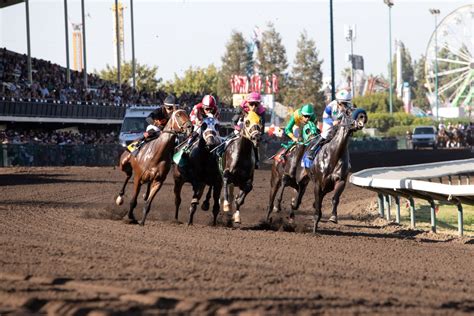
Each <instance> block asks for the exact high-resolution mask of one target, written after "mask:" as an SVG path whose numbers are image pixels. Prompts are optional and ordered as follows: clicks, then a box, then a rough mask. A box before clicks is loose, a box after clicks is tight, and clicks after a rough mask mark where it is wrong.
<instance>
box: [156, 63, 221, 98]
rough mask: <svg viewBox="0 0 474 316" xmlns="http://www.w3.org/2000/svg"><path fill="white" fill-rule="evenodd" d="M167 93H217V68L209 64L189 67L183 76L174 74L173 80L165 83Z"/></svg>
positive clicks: (178, 95) (177, 94)
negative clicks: (205, 66) (201, 66)
mask: <svg viewBox="0 0 474 316" xmlns="http://www.w3.org/2000/svg"><path fill="white" fill-rule="evenodd" d="M163 88H164V90H165V91H166V92H167V93H173V94H175V95H176V96H177V97H180V96H181V95H182V94H184V93H190V94H197V95H205V94H215V93H216V91H217V68H216V67H215V66H214V65H212V64H211V65H209V66H208V67H207V68H200V67H196V68H193V67H189V68H188V69H187V70H186V71H185V72H184V75H183V77H181V78H180V77H178V75H176V74H175V75H174V80H173V81H168V82H166V83H165V85H164V87H163Z"/></svg>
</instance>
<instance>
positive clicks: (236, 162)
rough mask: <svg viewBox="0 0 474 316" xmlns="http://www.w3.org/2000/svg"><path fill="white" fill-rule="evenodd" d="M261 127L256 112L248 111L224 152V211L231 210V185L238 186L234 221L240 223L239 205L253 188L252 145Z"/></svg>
mask: <svg viewBox="0 0 474 316" xmlns="http://www.w3.org/2000/svg"><path fill="white" fill-rule="evenodd" d="M262 128H263V126H261V123H260V117H259V116H258V114H256V113H255V112H253V111H250V112H249V113H248V114H247V115H246V116H245V117H244V124H243V127H242V128H241V130H240V135H239V137H238V138H236V139H234V140H232V141H231V142H230V144H229V145H228V146H227V148H226V149H225V152H224V156H223V170H224V171H223V175H222V176H223V180H224V207H223V209H224V212H229V211H232V200H233V197H234V195H233V187H232V188H231V185H236V186H238V187H239V188H240V193H239V195H238V197H237V199H236V200H235V208H236V211H235V213H234V215H233V220H234V223H240V206H241V205H242V204H243V203H244V200H245V197H246V196H247V194H248V193H249V192H250V191H252V188H253V175H254V167H255V156H254V147H257V146H258V143H259V142H260V134H261V129H262ZM227 214H229V213H227Z"/></svg>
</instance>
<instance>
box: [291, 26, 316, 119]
mask: <svg viewBox="0 0 474 316" xmlns="http://www.w3.org/2000/svg"><path fill="white" fill-rule="evenodd" d="M297 48H298V50H297V52H296V57H295V61H294V66H293V69H292V72H291V75H290V76H289V82H288V88H287V91H286V94H285V103H286V104H288V105H294V106H300V105H302V104H305V103H312V104H313V105H314V106H315V111H316V113H322V111H323V109H324V95H323V92H322V91H321V87H322V81H323V73H322V71H321V64H322V63H323V62H322V60H319V53H318V50H317V49H316V44H315V42H314V40H312V39H309V38H308V34H307V33H306V31H304V32H302V33H301V35H300V38H299V39H298V42H297Z"/></svg>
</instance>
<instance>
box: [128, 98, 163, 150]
mask: <svg viewBox="0 0 474 316" xmlns="http://www.w3.org/2000/svg"><path fill="white" fill-rule="evenodd" d="M156 108H157V106H131V107H128V108H127V109H126V111H125V117H124V118H123V122H122V128H121V129H120V135H119V142H120V145H122V147H127V146H128V145H129V144H130V143H131V142H133V141H134V140H136V139H137V138H140V137H141V136H143V133H144V132H145V130H146V127H147V125H148V123H147V122H146V120H145V119H146V118H147V116H148V115H149V114H150V113H151V112H153V111H154V110H155V109H156Z"/></svg>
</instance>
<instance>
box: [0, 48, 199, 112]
mask: <svg viewBox="0 0 474 316" xmlns="http://www.w3.org/2000/svg"><path fill="white" fill-rule="evenodd" d="M31 63H32V79H33V82H32V83H31V84H30V83H29V81H28V66H27V56H26V55H24V54H23V55H22V54H18V53H15V52H12V51H9V50H7V49H6V48H3V49H0V99H2V100H13V101H20V100H21V101H28V100H33V101H35V102H54V103H58V102H59V103H74V104H77V103H86V104H97V105H114V106H124V105H156V104H162V101H163V100H164V99H165V98H166V95H167V93H166V92H164V91H162V90H159V91H156V92H146V91H140V92H139V91H135V90H134V89H133V88H132V87H130V86H129V85H122V86H121V87H119V86H118V85H117V84H116V83H113V82H110V81H105V80H102V79H101V78H99V77H98V76H97V75H96V74H88V76H87V81H88V86H87V89H86V88H85V86H84V80H83V79H84V78H83V73H82V72H79V71H72V70H71V82H70V83H69V84H68V83H67V80H66V69H65V68H64V67H61V66H59V65H57V64H54V63H52V62H51V61H47V60H42V59H37V58H32V59H31ZM201 97H202V96H198V95H195V94H187V93H185V94H183V95H181V96H180V97H179V98H178V102H179V104H181V105H184V106H187V107H191V106H193V105H194V104H196V103H198V102H199V101H200V98H201Z"/></svg>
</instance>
